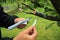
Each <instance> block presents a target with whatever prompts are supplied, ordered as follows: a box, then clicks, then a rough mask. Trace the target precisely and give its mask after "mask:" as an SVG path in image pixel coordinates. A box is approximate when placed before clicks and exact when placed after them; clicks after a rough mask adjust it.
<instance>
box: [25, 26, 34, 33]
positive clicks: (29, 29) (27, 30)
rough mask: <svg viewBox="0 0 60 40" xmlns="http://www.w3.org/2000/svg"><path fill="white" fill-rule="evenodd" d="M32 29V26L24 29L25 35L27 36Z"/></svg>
mask: <svg viewBox="0 0 60 40" xmlns="http://www.w3.org/2000/svg"><path fill="white" fill-rule="evenodd" d="M33 29H34V26H31V27H29V28H28V29H26V30H25V31H26V33H27V34H28V33H29V32H31V31H32V30H33Z"/></svg>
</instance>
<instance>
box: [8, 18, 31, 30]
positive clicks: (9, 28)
mask: <svg viewBox="0 0 60 40" xmlns="http://www.w3.org/2000/svg"><path fill="white" fill-rule="evenodd" d="M30 19H31V18H27V19H25V20H23V21H20V22H18V23H16V24H14V25H11V26H9V27H8V30H11V29H13V28H15V27H17V26H19V25H20V24H23V23H25V22H26V21H29V20H30Z"/></svg>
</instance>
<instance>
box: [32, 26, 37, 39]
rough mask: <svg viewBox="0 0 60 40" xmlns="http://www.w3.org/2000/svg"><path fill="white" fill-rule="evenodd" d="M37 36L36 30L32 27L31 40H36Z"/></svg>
mask: <svg viewBox="0 0 60 40" xmlns="http://www.w3.org/2000/svg"><path fill="white" fill-rule="evenodd" d="M36 36H37V30H36V28H35V27H34V30H33V34H32V35H31V37H32V38H36Z"/></svg>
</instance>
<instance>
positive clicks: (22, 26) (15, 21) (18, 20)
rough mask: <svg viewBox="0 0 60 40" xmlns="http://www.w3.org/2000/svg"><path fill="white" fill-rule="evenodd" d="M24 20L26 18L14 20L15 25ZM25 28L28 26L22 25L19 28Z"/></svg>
mask: <svg viewBox="0 0 60 40" xmlns="http://www.w3.org/2000/svg"><path fill="white" fill-rule="evenodd" d="M22 20H25V19H24V18H16V19H15V20H14V23H17V22H20V21H22ZM25 26H26V24H21V25H19V26H18V28H24V27H25Z"/></svg>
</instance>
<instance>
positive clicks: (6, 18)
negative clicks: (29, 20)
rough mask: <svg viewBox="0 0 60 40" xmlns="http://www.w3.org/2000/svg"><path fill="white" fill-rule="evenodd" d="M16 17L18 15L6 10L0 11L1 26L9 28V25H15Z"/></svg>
mask: <svg viewBox="0 0 60 40" xmlns="http://www.w3.org/2000/svg"><path fill="white" fill-rule="evenodd" d="M15 18H18V17H17V16H15V15H14V16H11V15H8V14H7V13H5V12H2V13H0V26H2V27H6V28H7V27H8V26H10V25H13V24H14V20H15Z"/></svg>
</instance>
